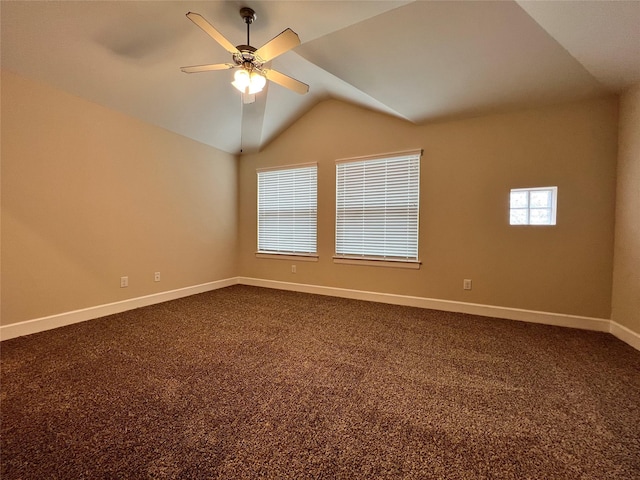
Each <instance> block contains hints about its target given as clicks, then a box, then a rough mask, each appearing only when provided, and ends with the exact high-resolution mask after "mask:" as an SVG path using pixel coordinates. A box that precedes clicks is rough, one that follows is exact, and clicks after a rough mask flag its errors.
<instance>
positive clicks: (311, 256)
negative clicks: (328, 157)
mask: <svg viewBox="0 0 640 480" xmlns="http://www.w3.org/2000/svg"><path fill="white" fill-rule="evenodd" d="M307 168H313V169H314V170H315V172H314V176H315V182H314V187H315V191H314V192H313V195H314V197H315V202H314V207H313V209H312V210H313V217H314V218H313V242H314V251H304V250H287V249H273V250H269V249H266V250H265V249H260V247H261V246H263V247H264V243H261V238H260V233H261V228H260V225H261V185H262V186H263V187H264V185H263V184H261V174H264V173H271V172H284V171H291V170H299V169H307ZM256 181H257V183H256V187H257V192H256V245H257V248H256V252H255V255H256V258H271V259H273V258H277V259H283V260H286V259H296V260H301V261H312V262H313V261H317V260H318V164H317V162H311V163H301V164H295V165H282V166H276V167H266V168H258V169H256ZM278 194H279V193H278ZM294 207H295V206H294ZM302 218H303V217H302Z"/></svg>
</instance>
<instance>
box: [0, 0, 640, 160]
mask: <svg viewBox="0 0 640 480" xmlns="http://www.w3.org/2000/svg"><path fill="white" fill-rule="evenodd" d="M242 6H248V7H251V8H253V9H254V10H255V11H256V13H257V20H256V21H255V22H254V23H253V25H252V26H251V44H252V45H253V46H255V47H260V46H261V45H263V44H264V43H265V42H267V41H268V40H270V39H271V38H273V37H274V36H276V35H277V34H278V33H280V32H281V31H283V30H284V29H285V28H287V27H290V28H291V29H293V30H294V31H295V32H297V33H298V35H299V37H300V39H301V42H302V44H301V45H300V46H299V47H297V48H295V49H294V50H292V51H289V52H287V53H285V54H283V55H281V56H280V57H278V58H276V59H275V60H274V61H273V62H272V68H274V69H277V70H279V71H281V72H282V73H285V74H287V75H289V76H292V77H294V78H297V79H299V80H301V81H302V82H305V83H307V84H309V86H310V91H309V93H308V94H307V95H303V96H301V95H298V94H296V93H294V92H291V91H289V90H287V89H284V88H282V87H280V86H279V85H276V84H268V87H267V88H266V89H265V90H264V91H263V92H262V93H261V94H258V95H257V101H256V102H255V103H253V104H250V105H244V106H243V105H242V102H241V99H240V94H239V92H237V91H236V90H235V89H234V88H233V87H232V86H231V84H230V82H231V79H232V71H229V70H223V71H213V72H206V73H198V74H191V75H188V74H185V73H182V72H181V71H180V67H181V66H185V65H198V64H207V63H225V62H229V61H230V60H231V59H230V55H229V54H228V53H227V52H226V51H225V50H224V49H223V48H222V47H221V46H220V45H218V44H217V43H216V42H215V41H214V40H213V39H211V38H210V37H208V36H207V35H206V34H204V33H203V32H202V31H201V30H200V29H199V28H197V27H196V26H195V25H194V24H193V23H192V22H190V21H189V20H188V19H187V18H186V17H185V14H186V13H187V12H188V11H193V12H197V13H200V14H201V15H202V16H204V17H205V18H206V19H207V20H208V21H209V22H210V23H211V24H212V25H213V26H214V27H215V28H216V29H217V30H219V31H220V32H221V33H222V34H223V35H224V36H225V37H226V38H227V39H229V40H230V41H231V43H233V44H242V43H245V41H246V26H245V24H244V23H243V20H242V18H241V17H240V15H239V13H238V12H239V10H240V7H242ZM0 14H1V21H2V24H1V27H2V31H1V34H2V50H1V53H2V56H1V66H2V68H3V69H6V70H9V71H12V72H15V73H17V74H19V75H22V76H25V77H28V78H33V79H36V80H40V81H43V82H46V83H49V84H51V85H53V86H55V87H57V88H59V89H62V90H65V91H67V92H69V93H72V94H74V95H77V96H80V97H83V98H86V99H88V100H90V101H93V102H96V103H98V104H101V105H104V106H106V107H109V108H112V109H115V110H118V111H121V112H124V113H126V114H128V115H131V116H133V117H137V118H139V119H142V120H144V121H146V122H149V123H151V124H154V125H158V126H160V127H163V128H166V129H168V130H171V131H174V132H176V133H179V134H181V135H185V136H187V137H190V138H193V139H195V140H198V141H200V142H203V143H206V144H209V145H211V146H214V147H216V148H219V149H221V150H224V151H227V152H230V153H239V152H240V150H241V149H243V151H244V152H248V151H255V150H259V149H260V148H262V147H264V146H265V145H266V144H267V143H268V142H269V141H271V140H272V139H273V138H274V137H275V136H276V135H277V134H278V133H280V132H281V131H282V130H283V129H284V128H286V127H287V126H288V125H290V124H291V123H293V122H294V121H295V120H296V119H297V118H299V117H300V116H301V115H302V114H303V113H304V112H306V111H308V110H309V109H310V108H312V107H313V106H314V105H315V104H316V103H318V102H319V101H322V100H324V99H327V98H337V99H340V100H344V101H347V102H350V103H353V104H356V105H360V106H363V107H365V108H368V109H372V110H376V111H380V112H384V113H386V114H389V115H393V116H396V117H399V118H404V119H407V120H409V121H411V122H415V123H421V122H425V121H430V120H435V119H441V118H449V117H455V116H466V115H475V114H479V113H485V112H491V111H502V110H506V109H513V108H525V107H530V106H535V105H542V104H550V103H557V102H564V101H570V100H574V99H579V98H585V97H588V96H595V95H602V94H606V93H608V92H619V91H621V90H623V89H625V88H626V87H628V86H630V85H633V84H635V83H638V82H640V27H639V26H640V1H602V2H599V1H579V0H578V1H567V2H564V1H548V2H540V1H517V2H516V1H511V0H504V1H497V2H488V1H484V2H478V1H329V2H327V1H300V0H298V1H291V2H288V1H246V2H244V1H243V2H237V1H224V2H189V1H175V2H171V1H156V2H153V1H143V2H136V1H106V2H101V1H79V2H73V1H47V2H37V1H3V2H2V4H1V11H0Z"/></svg>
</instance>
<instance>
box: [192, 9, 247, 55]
mask: <svg viewBox="0 0 640 480" xmlns="http://www.w3.org/2000/svg"><path fill="white" fill-rule="evenodd" d="M187 18H188V19H189V20H191V21H192V22H193V23H195V24H196V25H197V26H199V27H200V28H201V29H202V30H203V31H204V32H205V33H206V34H207V35H209V36H210V37H211V38H213V39H214V40H215V41H216V42H218V43H219V44H220V45H222V48H224V49H225V50H226V51H227V52H229V53H240V52H239V50H238V49H237V48H236V47H235V46H234V45H233V44H232V43H231V42H230V41H229V40H227V39H226V38H224V36H223V35H222V34H221V33H220V32H219V31H218V30H216V29H215V28H213V26H212V25H211V24H210V23H209V22H207V21H206V20H205V19H204V17H203V16H202V15H200V14H199V13H193V12H189V13H187Z"/></svg>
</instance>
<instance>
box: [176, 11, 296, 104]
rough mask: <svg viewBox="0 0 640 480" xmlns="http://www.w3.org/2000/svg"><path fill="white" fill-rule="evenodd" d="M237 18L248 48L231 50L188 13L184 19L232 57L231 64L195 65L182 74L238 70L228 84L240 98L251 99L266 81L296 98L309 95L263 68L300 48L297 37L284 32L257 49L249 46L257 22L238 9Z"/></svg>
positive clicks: (195, 15) (198, 17) (196, 16)
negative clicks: (293, 93) (241, 95)
mask: <svg viewBox="0 0 640 480" xmlns="http://www.w3.org/2000/svg"><path fill="white" fill-rule="evenodd" d="M240 16H241V17H242V18H243V19H244V22H245V23H246V24H247V44H246V45H238V46H233V44H232V43H231V42H229V40H227V39H226V38H225V37H224V36H223V35H222V34H221V33H220V32H218V31H217V30H216V29H215V28H214V27H213V26H212V25H211V24H210V23H209V22H207V21H206V20H205V19H204V17H202V16H201V15H200V14H198V13H194V12H189V13H187V18H188V19H189V20H191V21H192V22H193V23H195V24H196V25H197V26H198V27H200V28H201V29H202V30H203V31H204V32H205V33H206V34H207V35H209V36H210V37H211V38H213V39H214V40H215V41H216V42H218V43H219V44H220V45H221V46H222V47H223V48H224V49H225V50H227V51H228V52H229V53H231V57H232V59H233V63H219V64H213V65H194V66H190V67H182V68H181V70H182V71H183V72H185V73H200V72H208V71H213V70H227V69H232V68H237V69H238V70H237V71H236V72H235V74H234V80H233V82H231V85H233V86H234V87H235V88H237V89H238V90H239V91H240V92H242V93H243V94H249V95H254V94H256V93H259V92H261V91H262V89H263V88H264V87H265V85H266V83H267V80H270V81H272V82H274V83H277V84H278V85H281V86H283V87H285V88H288V89H289V90H293V91H294V92H297V93H299V94H305V93H307V92H308V91H309V85H307V84H305V83H302V82H300V81H299V80H296V79H294V78H291V77H289V76H287V75H285V74H283V73H280V72H278V71H276V70H271V69H266V68H264V64H265V63H267V62H269V61H271V60H273V59H274V58H276V57H277V56H279V55H282V54H283V53H285V52H287V51H289V50H291V49H292V48H294V47H297V46H298V45H300V39H299V38H298V35H297V34H296V33H295V32H294V31H293V30H291V29H290V28H287V29H286V30H284V31H283V32H282V33H280V34H279V35H277V36H276V37H274V38H273V39H271V40H270V41H268V42H267V43H266V44H264V45H263V46H262V47H260V48H259V49H256V48H255V47H252V46H251V45H250V38H249V28H250V25H251V24H252V23H253V21H254V20H255V19H256V18H257V17H256V13H255V12H254V11H253V9H251V8H248V7H243V8H241V9H240Z"/></svg>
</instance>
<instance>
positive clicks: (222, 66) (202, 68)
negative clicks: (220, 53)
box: [180, 63, 237, 73]
mask: <svg viewBox="0 0 640 480" xmlns="http://www.w3.org/2000/svg"><path fill="white" fill-rule="evenodd" d="M234 67H237V65H234V64H233V63H215V64H213V65H193V66H191V67H180V70H182V71H183V72H184V73H200V72H210V71H212V70H228V69H229V68H234Z"/></svg>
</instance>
